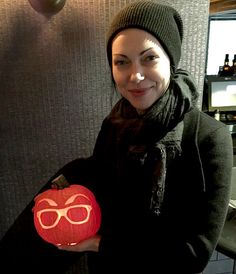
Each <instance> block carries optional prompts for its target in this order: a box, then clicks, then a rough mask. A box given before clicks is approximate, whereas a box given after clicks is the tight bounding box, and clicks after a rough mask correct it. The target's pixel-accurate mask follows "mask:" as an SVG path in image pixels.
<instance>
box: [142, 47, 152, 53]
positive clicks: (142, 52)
mask: <svg viewBox="0 0 236 274" xmlns="http://www.w3.org/2000/svg"><path fill="white" fill-rule="evenodd" d="M150 49H153V47H150V48H148V49H145V50H143V51H141V52H140V55H143V54H144V53H145V52H147V51H149V50H150Z"/></svg>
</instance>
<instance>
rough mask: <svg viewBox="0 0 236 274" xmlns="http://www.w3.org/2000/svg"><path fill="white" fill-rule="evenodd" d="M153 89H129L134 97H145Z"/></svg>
mask: <svg viewBox="0 0 236 274" xmlns="http://www.w3.org/2000/svg"><path fill="white" fill-rule="evenodd" d="M150 89H151V88H136V89H129V90H128V91H129V92H130V93H131V94H132V95H133V96H137V97H138V96H143V95H145V94H146V93H147V92H148V91H149V90H150Z"/></svg>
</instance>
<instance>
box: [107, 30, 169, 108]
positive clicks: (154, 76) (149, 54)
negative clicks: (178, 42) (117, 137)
mask: <svg viewBox="0 0 236 274" xmlns="http://www.w3.org/2000/svg"><path fill="white" fill-rule="evenodd" d="M112 74H113V78H114V81H115V83H116V86H117V89H118V91H119V92H120V94H121V95H122V96H123V97H125V98H126V99H127V100H128V101H129V102H130V103H131V105H132V106H133V107H134V108H136V109H137V111H138V113H144V112H145V110H146V109H148V108H149V107H150V106H152V104H153V103H154V102H155V101H156V100H157V99H158V98H160V97H161V96H162V94H163V93H164V92H165V91H166V89H167V88H168V85H169V82H170V60H169V57H168V55H167V54H166V52H165V51H164V49H163V48H162V46H161V44H160V43H159V42H158V40H157V39H156V38H155V37H154V36H152V35H151V34H149V33H148V32H146V31H143V30H140V29H135V28H133V29H132V28H131V29H126V30H123V31H121V32H119V33H118V34H117V36H116V37H115V38H114V40H113V42H112Z"/></svg>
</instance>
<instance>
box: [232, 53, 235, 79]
mask: <svg viewBox="0 0 236 274" xmlns="http://www.w3.org/2000/svg"><path fill="white" fill-rule="evenodd" d="M231 70H232V74H233V76H236V54H234V59H233V60H232V67H231Z"/></svg>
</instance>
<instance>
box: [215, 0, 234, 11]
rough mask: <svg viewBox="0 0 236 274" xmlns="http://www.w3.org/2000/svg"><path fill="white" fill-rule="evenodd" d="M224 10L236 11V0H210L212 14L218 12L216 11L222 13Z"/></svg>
mask: <svg viewBox="0 0 236 274" xmlns="http://www.w3.org/2000/svg"><path fill="white" fill-rule="evenodd" d="M222 12H235V13H236V1H235V0H210V14H216V13H222Z"/></svg>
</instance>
